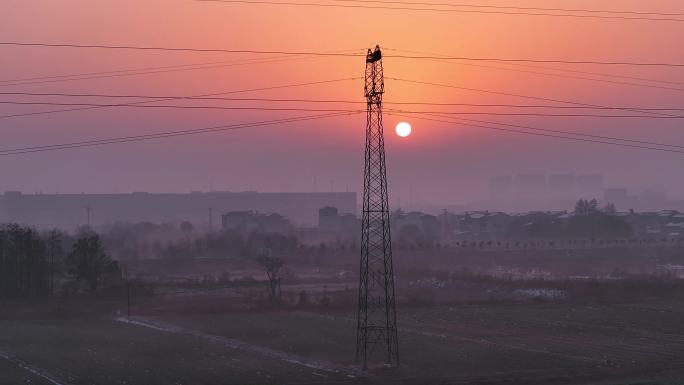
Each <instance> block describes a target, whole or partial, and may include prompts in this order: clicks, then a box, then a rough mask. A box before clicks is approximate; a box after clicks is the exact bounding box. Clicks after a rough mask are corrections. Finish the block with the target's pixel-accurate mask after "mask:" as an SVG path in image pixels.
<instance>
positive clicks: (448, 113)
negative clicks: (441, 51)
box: [389, 109, 684, 119]
mask: <svg viewBox="0 0 684 385" xmlns="http://www.w3.org/2000/svg"><path fill="white" fill-rule="evenodd" d="M389 111H392V112H400V113H407V114H441V115H491V116H536V117H557V118H637V119H682V118H684V116H681V115H672V116H650V115H600V114H545V113H525V112H520V113H519V112H463V111H458V112H452V111H406V110H396V109H390V110H389Z"/></svg>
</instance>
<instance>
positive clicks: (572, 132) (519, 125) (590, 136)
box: [431, 114, 684, 149]
mask: <svg viewBox="0 0 684 385" xmlns="http://www.w3.org/2000/svg"><path fill="white" fill-rule="evenodd" d="M431 115H432V116H437V117H442V116H441V115H439V114H431ZM444 118H451V117H444ZM451 119H454V118H451ZM456 119H457V120H459V121H466V122H475V123H484V124H494V125H497V126H505V127H513V128H523V129H527V130H534V131H544V132H551V133H554V134H566V135H575V136H585V137H588V138H595V139H606V140H615V141H621V142H629V143H637V144H645V145H649V146H660V147H672V148H681V149H684V146H683V145H678V144H667V143H658V142H650V141H644V140H638V139H628V138H620V137H615V136H603V135H593V134H585V133H581V132H576V131H563V130H552V129H549V128H538V127H532V126H527V125H521V124H511V123H499V122H490V121H486V120H476V119H466V118H456Z"/></svg>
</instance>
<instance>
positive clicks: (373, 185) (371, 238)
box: [356, 46, 399, 369]
mask: <svg viewBox="0 0 684 385" xmlns="http://www.w3.org/2000/svg"><path fill="white" fill-rule="evenodd" d="M384 92H385V83H384V79H383V75H382V53H381V52H380V47H379V46H376V47H375V50H373V51H371V50H370V49H369V50H368V54H367V55H366V83H365V87H364V93H365V96H366V99H367V114H366V152H365V165H364V171H363V213H362V218H361V269H360V271H361V274H360V283H359V309H358V320H357V330H356V360H357V362H360V363H361V364H362V365H363V367H364V369H365V368H366V367H367V364H368V361H369V359H370V358H371V357H372V356H373V354H374V353H377V354H381V353H382V354H384V358H385V363H387V364H391V365H399V347H398V344H397V315H396V307H395V303H394V271H393V269H392V241H391V238H390V212H389V206H388V203H387V172H386V169H385V139H384V134H383V128H382V94H383V93H384Z"/></svg>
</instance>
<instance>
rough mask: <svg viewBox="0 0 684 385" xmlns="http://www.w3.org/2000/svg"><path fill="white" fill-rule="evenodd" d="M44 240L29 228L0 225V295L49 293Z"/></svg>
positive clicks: (38, 294)
mask: <svg viewBox="0 0 684 385" xmlns="http://www.w3.org/2000/svg"><path fill="white" fill-rule="evenodd" d="M49 289H50V287H49V266H48V263H47V252H46V247H45V242H44V241H43V239H42V238H41V237H40V236H39V234H38V232H37V231H36V230H35V229H33V228H30V227H22V226H20V225H17V224H9V225H6V226H2V227H0V296H2V297H10V298H26V297H42V296H46V295H47V294H48V293H49Z"/></svg>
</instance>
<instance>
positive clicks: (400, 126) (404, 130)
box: [396, 122, 411, 138]
mask: <svg viewBox="0 0 684 385" xmlns="http://www.w3.org/2000/svg"><path fill="white" fill-rule="evenodd" d="M396 131H397V135H399V136H401V137H402V138H405V137H407V136H409V135H411V125H410V124H408V123H406V122H399V123H397V127H396Z"/></svg>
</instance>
